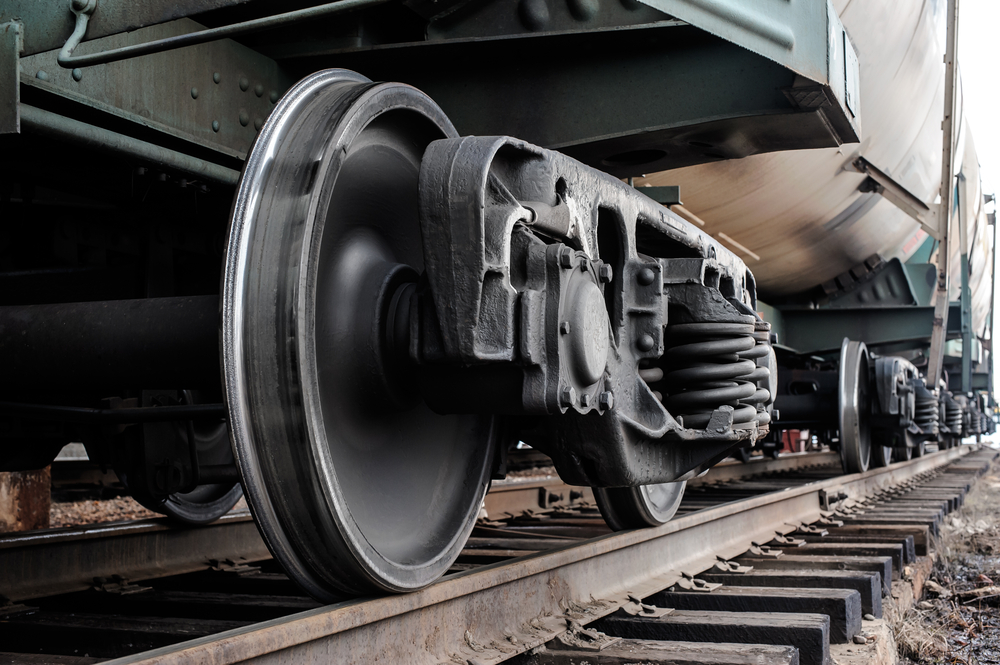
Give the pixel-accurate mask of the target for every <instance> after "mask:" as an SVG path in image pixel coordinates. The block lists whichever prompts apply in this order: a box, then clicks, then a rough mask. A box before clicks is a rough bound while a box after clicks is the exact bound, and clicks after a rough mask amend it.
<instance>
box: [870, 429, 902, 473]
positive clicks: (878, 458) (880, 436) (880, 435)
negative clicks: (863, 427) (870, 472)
mask: <svg viewBox="0 0 1000 665" xmlns="http://www.w3.org/2000/svg"><path fill="white" fill-rule="evenodd" d="M886 443H888V444H889V445H884V444H886ZM892 458H893V447H892V435H891V434H889V433H886V432H872V446H871V466H873V467H882V466H889V465H890V464H892ZM897 458H898V456H897Z"/></svg>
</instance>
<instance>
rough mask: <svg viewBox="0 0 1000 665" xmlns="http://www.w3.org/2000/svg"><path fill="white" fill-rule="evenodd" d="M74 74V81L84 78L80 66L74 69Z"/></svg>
mask: <svg viewBox="0 0 1000 665" xmlns="http://www.w3.org/2000/svg"><path fill="white" fill-rule="evenodd" d="M72 74H73V80H74V81H79V80H80V79H82V78H83V70H82V69H80V68H79V67H77V68H76V69H74V70H73V72H72Z"/></svg>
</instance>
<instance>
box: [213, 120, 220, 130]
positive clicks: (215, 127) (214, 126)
mask: <svg viewBox="0 0 1000 665" xmlns="http://www.w3.org/2000/svg"><path fill="white" fill-rule="evenodd" d="M212 131H213V132H217V131H219V121H218V120H213V121H212Z"/></svg>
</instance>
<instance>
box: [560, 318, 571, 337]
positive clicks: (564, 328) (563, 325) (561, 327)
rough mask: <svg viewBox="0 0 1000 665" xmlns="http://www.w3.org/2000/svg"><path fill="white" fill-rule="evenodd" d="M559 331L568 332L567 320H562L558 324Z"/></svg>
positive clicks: (565, 333) (566, 333) (564, 333)
mask: <svg viewBox="0 0 1000 665" xmlns="http://www.w3.org/2000/svg"><path fill="white" fill-rule="evenodd" d="M559 332H561V333H562V334H563V335H568V334H569V321H563V322H562V323H560V324H559Z"/></svg>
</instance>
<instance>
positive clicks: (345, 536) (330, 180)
mask: <svg viewBox="0 0 1000 665" xmlns="http://www.w3.org/2000/svg"><path fill="white" fill-rule="evenodd" d="M456 135H457V134H456V132H455V129H454V127H453V126H452V124H451V122H450V121H449V120H448V118H447V117H446V116H445V115H444V112H443V111H441V109H440V108H438V106H437V105H436V104H434V102H433V101H431V100H430V99H429V98H428V97H426V96H425V95H423V94H422V93H421V92H419V91H418V90H416V89H414V88H411V87H409V86H406V85H402V84H393V83H379V84H376V83H372V82H371V81H369V80H368V79H366V78H364V77H362V76H360V75H359V74H356V73H354V72H348V71H344V70H327V71H323V72H319V73H317V74H313V75H312V76H309V77H307V78H305V79H303V80H302V81H301V82H299V83H298V84H296V85H295V86H294V87H293V88H292V89H291V90H290V91H289V92H288V93H287V94H286V95H285V97H284V98H283V99H282V100H281V101H280V102H279V103H278V104H277V106H276V107H275V108H274V110H273V112H272V114H271V116H270V118H269V119H268V120H267V122H266V123H265V124H264V127H263V128H262V130H261V133H260V135H259V136H258V138H257V141H256V143H255V144H254V147H253V149H252V150H251V152H250V154H249V156H248V158H247V162H246V166H245V167H244V172H243V176H242V178H241V181H240V185H239V189H238V192H237V196H236V200H235V202H234V205H233V219H232V226H231V229H230V237H229V246H228V250H227V257H226V268H225V270H226V273H225V278H224V290H223V305H222V309H223V311H222V350H223V363H224V369H225V385H226V391H227V400H228V407H229V412H230V422H231V426H232V429H233V445H234V449H235V451H236V457H237V462H238V466H239V469H240V474H241V476H242V478H243V486H244V489H245V491H246V495H247V501H248V503H249V505H250V507H251V509H252V510H253V513H254V516H255V518H256V520H257V524H258V526H259V528H260V530H261V533H262V534H263V536H264V539H265V541H266V542H267V544H268V547H269V548H270V549H271V552H272V553H273V554H274V556H275V558H277V559H278V560H279V561H280V562H281V563H282V565H283V566H284V568H285V570H286V571H287V573H288V574H289V575H290V576H291V577H292V578H293V579H295V580H296V581H297V582H298V583H299V584H300V585H301V586H302V587H303V588H305V589H306V590H307V591H308V592H309V593H310V594H311V595H313V596H314V597H316V598H319V599H321V600H327V601H329V600H334V599H336V598H338V597H342V594H344V593H349V594H357V593H369V592H372V591H379V590H381V591H407V590H412V589H417V588H420V587H422V586H425V585H427V584H430V583H431V582H433V581H434V580H436V579H437V578H438V577H440V576H441V575H442V574H443V573H444V572H445V571H447V570H448V568H449V567H450V566H451V564H452V563H453V562H454V560H455V559H456V558H457V557H458V554H459V553H460V551H461V549H462V547H463V546H464V544H465V541H466V539H467V538H468V535H469V533H470V532H471V530H472V528H473V526H474V525H475V520H476V516H477V514H478V511H479V508H480V506H481V504H482V501H483V497H484V496H485V494H486V490H487V488H488V486H489V482H490V474H491V468H492V460H493V457H494V446H495V439H496V434H495V433H496V428H495V426H494V420H493V418H492V417H491V416H481V415H474V416H466V415H450V416H442V415H438V414H435V413H433V412H432V411H431V410H430V409H429V408H428V407H427V406H426V404H425V403H424V402H423V400H422V399H421V397H420V394H419V390H418V387H417V383H416V380H415V379H414V378H413V377H412V376H411V375H410V368H409V364H408V360H407V358H408V354H407V349H406V348H398V345H394V344H393V340H394V336H393V335H392V334H391V332H390V331H393V330H394V327H395V326H394V325H393V322H394V321H396V322H397V323H398V320H397V319H395V318H394V314H395V313H397V312H398V311H399V310H397V309H396V306H397V305H398V304H399V303H400V302H408V300H407V299H406V298H405V293H406V290H407V289H412V288H414V287H415V286H416V281H417V279H418V278H419V275H420V273H421V272H422V270H423V249H422V243H421V235H420V226H419V220H418V176H419V171H420V161H421V157H422V155H423V153H424V150H425V149H426V147H427V145H428V144H430V143H431V142H432V141H435V140H438V139H442V138H449V137H455V136H456Z"/></svg>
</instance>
